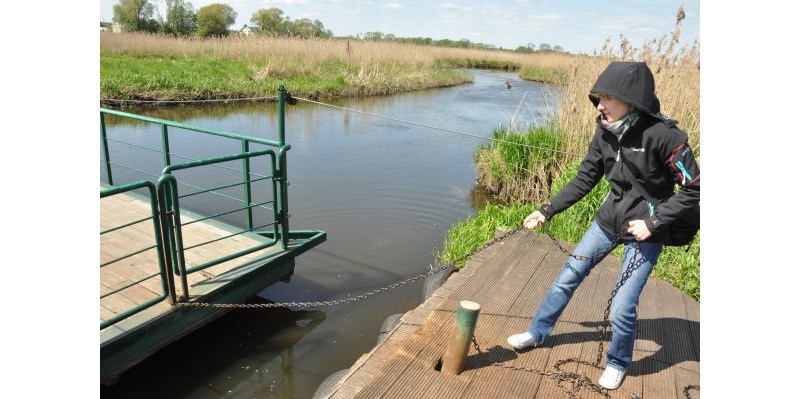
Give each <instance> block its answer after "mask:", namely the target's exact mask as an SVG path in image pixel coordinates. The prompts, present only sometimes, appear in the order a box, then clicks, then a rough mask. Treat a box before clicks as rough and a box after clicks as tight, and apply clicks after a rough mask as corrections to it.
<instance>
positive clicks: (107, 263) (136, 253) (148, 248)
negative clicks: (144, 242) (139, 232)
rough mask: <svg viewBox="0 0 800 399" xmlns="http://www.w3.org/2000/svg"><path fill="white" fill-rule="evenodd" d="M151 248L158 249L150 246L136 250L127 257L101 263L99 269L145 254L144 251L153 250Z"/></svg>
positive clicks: (155, 246)
mask: <svg viewBox="0 0 800 399" xmlns="http://www.w3.org/2000/svg"><path fill="white" fill-rule="evenodd" d="M153 248H158V245H151V246H149V247H147V248H143V249H140V250H138V251H136V252H133V253H130V254H127V255H125V256H123V257H121V258H116V259H112V260H110V261H108V262H106V263H103V264H102V265H100V267H104V266H108V265H110V264H112V263H114V262H119V261H121V260H123V259H127V258H130V257H131V256H134V255H138V254H140V253H142V252H145V251H149V250H151V249H153Z"/></svg>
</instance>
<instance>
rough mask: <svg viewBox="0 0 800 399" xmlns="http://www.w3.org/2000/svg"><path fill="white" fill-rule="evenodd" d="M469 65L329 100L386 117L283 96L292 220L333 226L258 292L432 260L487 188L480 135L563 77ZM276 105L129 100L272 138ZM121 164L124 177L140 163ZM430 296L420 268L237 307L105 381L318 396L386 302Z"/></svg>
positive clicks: (206, 209) (233, 393)
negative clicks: (438, 83) (447, 74)
mask: <svg viewBox="0 0 800 399" xmlns="http://www.w3.org/2000/svg"><path fill="white" fill-rule="evenodd" d="M468 73H470V74H473V75H474V77H475V81H474V83H472V84H466V85H461V86H458V87H452V88H444V89H435V90H427V91H424V92H418V93H409V94H402V95H395V96H389V97H378V98H367V99H345V100H341V101H332V102H329V103H331V104H334V105H336V106H339V107H343V108H348V109H355V110H359V111H363V112H366V113H369V114H374V115H379V116H381V117H383V118H379V117H376V116H371V115H366V114H363V113H356V112H348V111H344V110H342V109H338V108H333V107H326V106H322V105H318V104H311V103H308V102H302V101H301V102H299V103H298V104H297V105H295V106H287V115H286V142H287V143H289V144H291V146H292V149H291V150H290V151H289V156H288V172H289V180H290V182H291V185H290V187H289V206H290V212H291V221H290V225H291V229H292V230H303V229H319V230H324V231H326V232H327V235H328V239H327V241H326V242H324V243H322V244H321V245H319V246H317V247H316V248H314V249H312V250H311V251H309V252H307V253H305V254H303V255H301V256H300V257H298V258H297V262H296V267H295V272H294V275H293V276H292V277H291V280H290V281H289V282H288V283H283V282H279V283H276V284H275V285H273V286H270V287H267V288H266V289H264V290H263V291H262V292H261V293H260V294H259V296H258V297H256V298H253V300H252V301H251V302H258V301H262V302H263V301H272V302H289V301H326V300H336V299H343V298H347V297H349V296H351V295H352V296H356V295H360V294H362V293H364V292H367V291H371V290H374V289H376V288H380V287H384V286H386V285H389V284H392V283H395V282H398V281H401V280H404V279H406V278H408V277H410V276H414V275H417V274H420V273H423V272H425V271H426V270H428V267H429V266H430V265H432V264H433V262H434V258H435V253H436V252H437V251H440V250H441V248H442V244H443V242H444V238H445V234H446V233H447V230H448V229H449V228H450V226H452V225H453V224H455V223H457V222H459V221H463V220H464V219H465V218H467V217H468V216H469V215H471V214H472V213H473V212H474V211H475V209H477V208H478V207H480V206H481V204H483V203H484V202H485V196H484V195H482V194H481V193H480V192H478V191H477V190H475V189H474V183H475V177H476V172H475V168H474V166H473V155H474V153H475V151H476V149H477V147H478V145H479V144H480V143H482V142H485V140H483V139H482V137H488V136H490V135H491V132H492V130H493V129H494V128H495V127H497V126H498V125H500V124H502V125H503V126H508V125H509V123H512V122H513V123H523V124H525V123H533V124H536V123H540V122H543V121H544V120H545V118H546V115H547V113H548V112H552V106H553V105H554V104H555V102H556V99H555V95H556V94H555V91H554V89H552V88H550V87H548V86H545V85H541V84H536V83H530V82H524V81H521V80H520V79H519V78H518V77H517V76H516V75H515V74H512V73H497V72H486V71H475V70H471V71H468ZM506 79H508V80H510V81H511V82H512V85H513V87H512V89H510V90H507V89H506V88H505V87H504V85H503V81H504V80H506ZM288 89H289V90H291V88H288ZM276 108H277V107H276V106H275V104H264V103H260V104H236V105H220V104H217V105H192V106H181V107H169V108H159V109H154V108H152V107H150V108H142V109H133V110H131V111H132V112H136V113H141V114H145V115H151V116H154V117H158V118H163V119H170V120H176V121H181V122H183V123H187V124H190V125H195V126H203V127H209V128H214V129H219V130H224V131H230V132H235V133H239V134H243V135H251V136H258V137H263V138H268V139H277V137H276V136H275V134H274V133H273V132H276V131H277V117H276V112H275V110H276ZM387 118H389V119H387ZM392 119H397V120H401V121H406V122H413V123H406V122H401V121H396V120H392ZM420 125H428V126H433V127H437V128H441V129H445V130H447V131H445V130H437V129H431V128H427V127H423V126H420ZM148 129H149V130H148ZM108 130H109V133H110V134H113V135H117V137H125V140H126V141H128V142H133V143H140V144H142V145H143V146H146V145H153V146H154V147H160V144H159V141H158V140H159V139H158V137H159V136H158V134H157V131H156V132H153V131H150V130H152V128H145V127H143V126H138V125H125V124H119V123H117V124H115V122H114V120H113V118H112V119H110V120H109V121H108ZM219 145H221V144H218V143H216V142H213V141H208V142H206V141H203V140H198V139H197V138H188V137H181V135H180V134H177V133H176V134H172V135H171V137H170V146H171V147H172V148H185V149H184V150H182V151H185V152H187V154H186V155H187V156H196V157H201V156H203V155H204V154H206V153H212V152H213V151H212V149H213V150H218V149H219V148H217V147H218V146H219ZM124 147H125V146H121V145H117V146H115V149H113V150H112V158H113V159H117V160H122V159H124V158H126V157H128V159H126V160H124V162H130V163H137V162H140V163H142V164H155V165H156V166H157V165H158V164H159V163H160V162H161V161H160V155H159V154H153V155H152V157H153V158H152V159H148V158H147V157H144V158H143V157H142V156H141V155H134V154H140V153H141V151H134V150H133V149H126V148H124ZM230 152H231V153H233V152H237V148H231V151H230ZM158 169H160V168H156V170H158ZM114 173H115V175H114V177H115V179H126V178H132V177H133V176H135V172H129V173H128V172H125V171H121V172H119V174H117V173H118V172H116V171H115V172H114ZM101 175H102V176H101V177H102V179H103V181H105V177H104V176H105V174H104V172H102V171H101ZM199 178H200V179H201V180H202V176H200V177H199ZM182 205H185V206H188V207H189V208H190V209H193V210H195V211H197V212H200V213H204V214H208V215H210V214H214V209H218V208H219V204H217V203H215V202H213V201H195V202H194V203H192V202H189V203H187V204H182ZM230 223H232V224H240V225H241V222H240V221H237V220H230ZM422 300H423V298H422V281H421V280H420V281H417V282H415V283H411V284H408V285H405V286H403V287H400V288H398V289H395V290H393V291H389V292H387V293H384V294H381V295H378V296H373V297H371V298H369V299H368V300H365V301H360V302H355V303H351V304H347V305H339V306H333V307H326V308H319V309H309V310H289V309H271V310H234V311H232V312H230V313H228V314H227V315H226V316H224V317H222V318H220V319H218V320H216V321H214V322H213V323H211V324H209V325H207V326H205V327H203V328H201V329H200V330H198V331H195V332H193V333H191V334H190V335H188V336H186V337H185V338H183V339H182V340H180V341H179V342H177V343H174V344H172V345H170V346H169V347H167V348H165V349H162V350H161V351H159V352H158V353H157V354H155V355H154V356H152V357H150V358H148V359H147V360H145V361H144V362H142V363H140V364H139V365H137V366H135V367H134V368H132V369H130V370H129V371H127V372H126V373H124V374H123V375H122V377H121V379H120V380H119V382H118V383H117V384H116V385H114V386H112V387H101V395H102V396H103V397H107V398H143V397H148V398H150V397H164V398H178V397H191V398H222V397H236V398H251V397H252V398H268V397H275V398H311V397H312V396H313V394H314V392H315V390H316V389H317V386H318V385H319V383H320V382H321V381H322V380H323V379H325V377H327V376H328V375H329V374H331V373H333V372H335V371H337V370H340V369H343V368H347V367H350V366H351V365H352V364H353V363H354V362H355V361H356V360H357V359H358V358H359V357H360V356H361V355H362V354H364V353H366V352H369V351H370V350H371V348H372V347H373V346H374V345H375V343H376V339H377V336H378V330H379V327H380V325H381V323H382V322H383V320H384V319H385V318H386V317H387V316H389V315H391V314H393V313H403V312H406V311H408V310H411V309H413V308H414V307H416V306H417V305H419V304H420V303H421V302H422Z"/></svg>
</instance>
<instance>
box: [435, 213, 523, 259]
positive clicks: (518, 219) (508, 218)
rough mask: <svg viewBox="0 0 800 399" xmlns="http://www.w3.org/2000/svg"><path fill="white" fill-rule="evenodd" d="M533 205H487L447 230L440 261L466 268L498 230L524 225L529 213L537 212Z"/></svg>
mask: <svg viewBox="0 0 800 399" xmlns="http://www.w3.org/2000/svg"><path fill="white" fill-rule="evenodd" d="M533 210H534V207H533V205H531V204H528V205H525V204H512V205H508V206H496V205H491V204H489V205H487V206H486V207H485V208H483V209H482V210H480V211H479V212H477V213H475V214H474V215H473V216H471V217H469V218H467V219H466V220H464V221H463V222H459V223H457V224H456V225H454V226H453V227H451V228H450V230H449V231H448V232H447V237H446V238H445V241H444V248H443V250H442V251H441V252H440V253H438V254H437V259H438V261H439V262H440V263H445V264H450V265H453V266H455V267H457V268H459V269H460V268H462V267H464V265H465V264H466V261H467V260H469V258H466V259H462V258H464V257H465V256H467V255H470V254H472V252H474V251H475V249H477V248H478V247H480V246H481V245H483V244H484V243H486V241H488V240H491V239H492V238H493V237H494V232H495V230H497V229H504V230H513V229H515V228H517V227H519V226H520V225H521V224H522V220H523V219H525V216H528V215H529V214H530V213H531V212H533Z"/></svg>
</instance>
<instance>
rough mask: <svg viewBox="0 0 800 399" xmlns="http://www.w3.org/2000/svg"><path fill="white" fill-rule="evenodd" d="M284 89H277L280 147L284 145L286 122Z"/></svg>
mask: <svg viewBox="0 0 800 399" xmlns="http://www.w3.org/2000/svg"><path fill="white" fill-rule="evenodd" d="M285 96H286V88H284V87H283V85H280V87H278V143H280V145H281V147H282V146H283V145H284V144H286V120H285V119H284V116H283V113H284V110H285V109H286V98H285Z"/></svg>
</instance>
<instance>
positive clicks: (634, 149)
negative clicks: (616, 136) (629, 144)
mask: <svg viewBox="0 0 800 399" xmlns="http://www.w3.org/2000/svg"><path fill="white" fill-rule="evenodd" d="M631 151H633V152H644V148H631Z"/></svg>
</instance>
